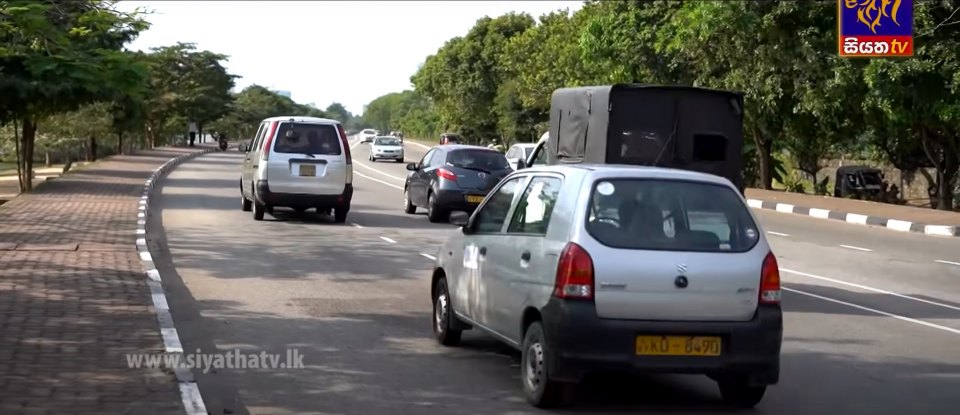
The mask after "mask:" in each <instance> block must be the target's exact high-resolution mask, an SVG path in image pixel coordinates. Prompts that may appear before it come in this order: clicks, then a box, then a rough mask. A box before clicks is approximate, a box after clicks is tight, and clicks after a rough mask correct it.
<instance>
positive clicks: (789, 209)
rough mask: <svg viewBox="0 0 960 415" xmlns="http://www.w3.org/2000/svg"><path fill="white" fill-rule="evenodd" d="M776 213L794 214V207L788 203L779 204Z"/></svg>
mask: <svg viewBox="0 0 960 415" xmlns="http://www.w3.org/2000/svg"><path fill="white" fill-rule="evenodd" d="M776 211H777V212H782V213H793V205H790V204H787V203H777V208H776Z"/></svg>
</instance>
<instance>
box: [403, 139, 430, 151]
mask: <svg viewBox="0 0 960 415" xmlns="http://www.w3.org/2000/svg"><path fill="white" fill-rule="evenodd" d="M407 143H410V144H413V145H415V146H420V148H422V149H425V150H429V149H431V148H432V147H430V146H428V145H423V144H420V143H418V142H416V141H412V140H410V141H407ZM404 144H406V143H404Z"/></svg>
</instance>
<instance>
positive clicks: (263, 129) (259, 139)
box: [250, 122, 270, 151]
mask: <svg viewBox="0 0 960 415" xmlns="http://www.w3.org/2000/svg"><path fill="white" fill-rule="evenodd" d="M269 125H270V123H268V122H264V123H260V129H259V130H257V136H256V138H254V139H253V146H251V147H250V148H251V149H252V150H257V151H259V150H260V146H261V145H263V137H264V136H265V135H267V130H269V128H267V127H268V126H269Z"/></svg>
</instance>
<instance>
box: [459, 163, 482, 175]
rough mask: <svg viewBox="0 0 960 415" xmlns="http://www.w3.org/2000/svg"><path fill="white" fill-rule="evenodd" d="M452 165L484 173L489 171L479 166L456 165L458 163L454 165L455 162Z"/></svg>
mask: <svg viewBox="0 0 960 415" xmlns="http://www.w3.org/2000/svg"><path fill="white" fill-rule="evenodd" d="M452 166H453V167H459V168H461V169H467V170H473V171H479V172H483V173H486V174H490V172H489V171H487V170H484V169H481V168H479V167H466V166H458V165H456V164H453V165H452Z"/></svg>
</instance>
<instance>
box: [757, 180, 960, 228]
mask: <svg viewBox="0 0 960 415" xmlns="http://www.w3.org/2000/svg"><path fill="white" fill-rule="evenodd" d="M746 197H747V199H748V201H750V202H751V205H752V206H754V207H761V208H764V209H774V210H778V211H781V212H786V213H796V214H801V215H809V216H815V217H820V218H823V219H835V220H841V221H845V222H850V223H858V224H866V225H874V226H883V227H887V228H890V229H893V230H898V231H904V232H920V233H926V234H932V235H941V236H958V237H960V213H957V212H946V211H941V210H933V209H924V208H917V207H909V206H900V205H891V204H886V203H876V202H867V201H863V200H853V199H841V198H835V197H827V196H815V195H808V194H801V193H788V192H778V191H772V190H760V189H747V192H746Z"/></svg>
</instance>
